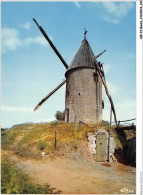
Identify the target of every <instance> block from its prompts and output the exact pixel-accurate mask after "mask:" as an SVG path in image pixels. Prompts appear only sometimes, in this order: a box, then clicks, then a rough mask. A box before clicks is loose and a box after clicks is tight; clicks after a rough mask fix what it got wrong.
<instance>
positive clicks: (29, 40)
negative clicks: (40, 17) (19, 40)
mask: <svg viewBox="0 0 143 195" xmlns="http://www.w3.org/2000/svg"><path fill="white" fill-rule="evenodd" d="M24 42H25V44H31V43H39V44H40V45H43V46H45V45H47V41H46V40H45V38H44V37H42V36H37V37H35V38H33V37H27V38H25V40H24Z"/></svg>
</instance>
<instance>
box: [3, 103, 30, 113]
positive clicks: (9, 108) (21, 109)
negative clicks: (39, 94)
mask: <svg viewBox="0 0 143 195" xmlns="http://www.w3.org/2000/svg"><path fill="white" fill-rule="evenodd" d="M1 110H2V111H6V112H34V110H33V108H32V107H17V106H6V105H2V106H1Z"/></svg>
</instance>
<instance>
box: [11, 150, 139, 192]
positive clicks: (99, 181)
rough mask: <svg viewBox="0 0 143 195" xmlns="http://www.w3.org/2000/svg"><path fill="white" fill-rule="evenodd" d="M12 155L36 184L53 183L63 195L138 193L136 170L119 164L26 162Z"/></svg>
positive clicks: (46, 159)
mask: <svg viewBox="0 0 143 195" xmlns="http://www.w3.org/2000/svg"><path fill="white" fill-rule="evenodd" d="M10 156H11V157H10V158H11V159H12V160H14V161H15V163H16V165H17V166H18V167H19V168H20V169H22V170H23V171H24V173H27V174H28V175H29V176H30V177H31V178H32V180H33V181H35V182H36V183H38V184H49V185H50V186H51V187H53V188H56V190H60V191H61V193H62V194H135V193H136V168H134V167H130V166H125V165H123V164H120V163H118V162H115V163H113V164H110V165H107V164H106V163H96V162H89V161H85V160H83V159H79V160H77V159H76V160H73V159H68V158H63V159H61V158H56V159H53V160H51V159H48V158H44V159H41V160H32V159H29V160H24V159H21V158H19V157H17V156H16V155H14V154H12V155H10Z"/></svg>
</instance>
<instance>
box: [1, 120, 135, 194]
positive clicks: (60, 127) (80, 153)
mask: <svg viewBox="0 0 143 195" xmlns="http://www.w3.org/2000/svg"><path fill="white" fill-rule="evenodd" d="M91 126H92V125H91ZM101 126H102V125H101V124H99V125H94V128H89V127H87V126H85V125H81V126H80V128H79V124H75V123H70V124H69V123H65V122H63V121H62V122H61V121H59V122H57V121H56V122H52V123H41V124H22V125H16V126H14V127H13V128H11V129H9V130H4V131H2V132H1V135H2V136H1V137H2V145H1V147H2V151H6V152H8V153H10V152H12V154H15V155H17V156H18V157H19V158H23V159H35V160H40V159H42V156H41V153H42V152H43V151H44V152H45V153H46V158H49V159H52V160H53V159H56V158H60V159H63V158H66V159H71V160H79V159H80V160H85V159H86V161H90V162H93V161H94V159H93V157H92V155H91V154H89V152H88V148H87V132H91V131H96V130H97V129H99V128H104V129H105V130H108V126H103V127H101ZM55 132H57V147H56V148H55ZM111 134H112V135H113V137H114V138H115V142H116V149H119V148H121V149H122V147H123V145H125V144H126V142H127V140H128V139H131V138H132V137H134V136H135V134H134V133H133V131H125V134H124V135H122V133H120V134H119V133H117V132H116V131H115V130H113V129H112V131H111ZM2 154H3V152H2ZM90 166H91V165H90ZM94 166H95V165H94ZM22 178H25V182H24V183H23V182H22ZM2 192H3V193H7V194H8V193H41V194H42V193H43V194H44V193H53V191H52V189H51V188H50V187H49V186H37V185H36V184H33V183H31V182H30V178H28V176H27V175H25V174H24V173H22V171H21V170H20V169H18V168H17V167H16V166H14V164H13V162H12V161H11V160H10V159H9V157H8V156H5V155H2Z"/></svg>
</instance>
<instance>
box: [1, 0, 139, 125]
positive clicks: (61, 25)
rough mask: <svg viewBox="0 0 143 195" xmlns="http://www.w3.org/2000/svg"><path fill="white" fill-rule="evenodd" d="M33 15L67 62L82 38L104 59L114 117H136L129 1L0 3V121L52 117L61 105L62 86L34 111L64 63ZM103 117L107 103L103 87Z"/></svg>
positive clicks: (132, 23)
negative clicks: (49, 43) (40, 29)
mask: <svg viewBox="0 0 143 195" xmlns="http://www.w3.org/2000/svg"><path fill="white" fill-rule="evenodd" d="M32 18H35V19H36V20H37V22H38V23H39V25H41V26H42V27H43V29H44V30H45V31H46V33H47V34H48V36H49V37H50V38H51V40H52V41H53V43H54V44H55V46H56V47H57V49H58V50H59V52H60V53H61V55H62V56H63V58H64V59H65V61H66V62H67V64H68V65H70V63H71V61H72V59H73V57H74V56H75V54H76V52H77V50H78V49H79V47H80V44H81V41H82V40H83V33H84V28H85V27H86V29H87V31H88V33H87V40H88V42H89V44H90V46H91V48H92V50H93V52H94V54H95V55H97V54H98V53H100V52H101V51H103V50H104V49H106V53H104V54H103V55H102V56H101V57H100V58H98V60H99V61H100V62H103V63H104V70H105V76H106V81H107V85H108V87H109V92H110V94H111V96H112V99H113V102H114V104H115V110H116V113H117V120H124V119H125V120H126V119H131V118H135V117H136V3H135V2H106V3H105V2H2V3H1V34H2V36H1V39H2V44H1V49H2V52H1V76H2V78H1V82H2V84H1V94H2V95H1V116H2V117H1V125H2V127H11V126H12V125H14V124H19V123H24V122H42V121H43V122H48V121H52V120H55V117H54V115H55V113H56V111H57V110H60V111H63V110H64V106H65V85H64V86H63V87H62V88H60V90H58V91H57V92H56V93H55V94H54V95H53V96H52V97H51V98H50V99H49V100H48V101H47V102H45V103H44V104H43V105H42V106H41V107H40V108H39V109H38V110H37V111H36V112H34V111H33V110H34V108H35V106H36V105H37V104H38V103H39V101H40V100H41V99H42V98H44V97H45V96H46V95H47V94H48V93H49V92H50V91H51V90H53V89H54V88H55V87H56V86H57V85H59V84H60V83H61V82H62V81H63V80H64V78H65V77H64V74H65V71H66V70H65V67H64V66H63V64H62V63H61V62H60V60H59V59H58V57H57V56H56V55H55V53H54V52H53V50H52V49H51V48H50V46H49V45H48V43H47V41H46V40H45V39H44V37H43V36H42V35H41V33H40V31H39V30H38V28H37V27H36V25H35V24H34V22H33V20H32ZM103 99H104V101H105V109H104V110H103V120H109V115H110V109H109V107H110V104H109V101H108V99H107V97H106V95H105V92H104V88H103Z"/></svg>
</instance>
